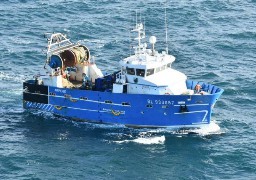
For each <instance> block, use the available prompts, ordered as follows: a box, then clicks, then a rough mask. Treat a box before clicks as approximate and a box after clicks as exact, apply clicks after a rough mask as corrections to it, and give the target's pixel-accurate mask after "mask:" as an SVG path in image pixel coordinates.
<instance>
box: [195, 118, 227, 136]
mask: <svg viewBox="0 0 256 180" xmlns="http://www.w3.org/2000/svg"><path fill="white" fill-rule="evenodd" d="M190 132H191V133H196V134H198V135H200V136H206V135H211V134H222V133H224V132H222V131H221V130H220V127H219V125H218V124H216V123H215V122H214V121H212V122H211V123H210V124H209V126H205V127H202V128H200V129H194V130H191V131H190Z"/></svg>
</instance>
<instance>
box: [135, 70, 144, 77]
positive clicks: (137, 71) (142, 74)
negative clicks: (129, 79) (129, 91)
mask: <svg viewBox="0 0 256 180" xmlns="http://www.w3.org/2000/svg"><path fill="white" fill-rule="evenodd" d="M136 75H137V76H141V77H144V76H145V69H136Z"/></svg>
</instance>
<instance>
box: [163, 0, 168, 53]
mask: <svg viewBox="0 0 256 180" xmlns="http://www.w3.org/2000/svg"><path fill="white" fill-rule="evenodd" d="M166 6H167V1H166V2H165V8H164V9H165V11H164V14H165V43H166V53H167V54H168V27H167V14H166Z"/></svg>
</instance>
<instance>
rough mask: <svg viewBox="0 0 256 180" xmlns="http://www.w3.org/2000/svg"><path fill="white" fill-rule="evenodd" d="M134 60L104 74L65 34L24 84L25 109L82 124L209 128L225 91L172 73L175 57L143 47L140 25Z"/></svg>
mask: <svg viewBox="0 0 256 180" xmlns="http://www.w3.org/2000/svg"><path fill="white" fill-rule="evenodd" d="M132 32H133V33H135V34H136V38H135V39H134V40H135V41H137V45H136V46H135V47H134V53H133V55H130V56H128V57H127V58H124V59H120V62H119V65H120V70H119V71H117V72H112V73H109V74H103V73H102V71H101V69H99V68H98V67H97V65H96V63H95V61H94V59H93V58H91V54H90V50H89V48H88V47H86V46H85V45H81V44H80V43H73V42H71V41H70V40H69V39H68V38H67V37H66V36H65V35H63V34H61V33H53V34H46V37H47V40H48V46H47V53H46V56H47V57H46V62H45V65H44V68H43V71H42V72H40V74H39V75H36V76H35V77H34V78H33V79H31V80H27V81H25V82H24V83H23V89H24V92H23V106H24V108H25V109H38V110H42V111H48V112H51V113H53V114H55V115H59V116H63V117H67V118H71V119H73V120H79V121H89V122H95V123H106V124H121V125H125V126H129V127H148V128H151V127H152V128H155V127H156V128H158V127H161V128H162V127H167V128H177V129H179V128H202V127H205V126H209V124H210V122H211V114H212V109H213V107H214V104H215V103H216V101H217V100H218V98H219V97H220V96H221V94H222V93H223V89H221V88H219V87H217V86H215V85H212V84H208V83H206V82H201V81H200V82H199V81H195V80H189V79H187V76H186V75H185V74H183V73H182V72H179V71H177V70H175V69H173V68H172V63H173V62H174V61H175V57H174V56H172V55H170V54H168V50H165V51H162V52H159V51H157V50H156V49H155V43H156V42H157V40H156V37H155V36H151V37H150V38H149V43H150V45H149V47H148V45H147V43H146V42H145V30H144V25H143V24H142V23H136V25H135V27H134V28H133V30H132Z"/></svg>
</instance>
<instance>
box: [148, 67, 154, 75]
mask: <svg viewBox="0 0 256 180" xmlns="http://www.w3.org/2000/svg"><path fill="white" fill-rule="evenodd" d="M152 74H154V68H153V69H147V76H150V75H152Z"/></svg>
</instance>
